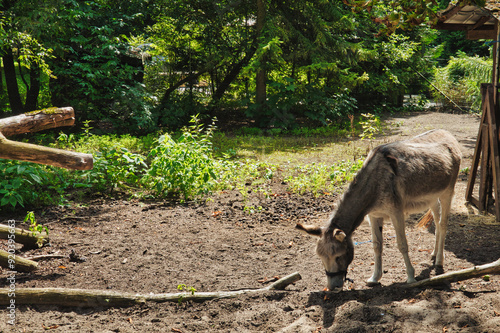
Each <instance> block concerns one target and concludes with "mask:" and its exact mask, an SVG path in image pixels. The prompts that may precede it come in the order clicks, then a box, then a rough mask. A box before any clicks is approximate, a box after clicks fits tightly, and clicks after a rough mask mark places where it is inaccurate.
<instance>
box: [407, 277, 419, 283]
mask: <svg viewBox="0 0 500 333" xmlns="http://www.w3.org/2000/svg"><path fill="white" fill-rule="evenodd" d="M415 282H417V280H415V278H408V280H406V283H415Z"/></svg>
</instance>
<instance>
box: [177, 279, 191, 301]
mask: <svg viewBox="0 0 500 333" xmlns="http://www.w3.org/2000/svg"><path fill="white" fill-rule="evenodd" d="M177 290H179V291H187V292H189V293H191V295H194V293H195V292H196V288H194V287H192V286H189V287H188V286H187V285H186V284H184V283H182V284H179V285H178V286H177ZM183 299H184V296H183V295H180V296H179V299H178V300H177V301H178V303H179V305H181V304H182V301H183Z"/></svg>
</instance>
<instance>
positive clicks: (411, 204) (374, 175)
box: [297, 130, 462, 292]
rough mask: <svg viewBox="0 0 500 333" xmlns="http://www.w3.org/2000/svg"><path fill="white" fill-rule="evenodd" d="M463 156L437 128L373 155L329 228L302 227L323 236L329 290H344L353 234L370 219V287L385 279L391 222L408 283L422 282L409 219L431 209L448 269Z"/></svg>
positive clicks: (320, 249)
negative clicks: (385, 234) (413, 258)
mask: <svg viewBox="0 0 500 333" xmlns="http://www.w3.org/2000/svg"><path fill="white" fill-rule="evenodd" d="M461 155H462V154H461V150H460V145H459V143H458V142H457V140H456V139H455V138H454V137H453V136H452V135H451V134H450V133H449V132H447V131H445V130H432V131H429V132H426V133H423V134H421V135H418V136H416V137H413V138H411V139H408V140H405V141H398V142H393V143H389V144H384V145H381V146H378V147H376V148H374V149H373V150H372V151H371V152H370V153H369V154H368V156H367V158H366V160H365V162H364V163H363V167H362V168H361V170H360V171H359V172H358V173H357V175H356V176H355V177H354V180H353V181H352V182H351V184H350V185H349V187H348V189H347V191H346V192H345V193H344V195H343V197H342V199H341V200H340V202H339V204H338V206H337V208H336V209H335V210H334V212H333V214H332V216H331V217H330V219H329V222H328V224H327V225H326V226H325V227H317V226H312V225H303V224H300V223H299V224H297V228H298V229H300V230H303V231H305V232H307V233H308V234H310V235H314V236H318V237H319V240H318V243H317V247H316V253H317V254H318V255H319V257H320V258H321V260H322V262H323V266H324V268H325V270H326V276H327V287H328V289H329V290H331V291H335V292H339V291H341V290H342V288H343V285H344V281H345V278H346V275H347V267H348V266H349V264H350V263H351V262H352V260H353V256H354V246H353V241H352V234H353V232H354V230H356V228H358V227H359V226H360V224H361V223H362V222H363V220H364V218H365V216H367V215H368V220H369V223H370V225H371V230H372V239H373V250H374V254H375V265H374V271H373V275H372V276H371V277H370V279H368V281H367V284H368V285H369V286H374V285H377V284H378V283H379V281H380V279H381V277H382V226H383V222H384V219H388V218H390V219H391V221H392V224H393V225H394V229H395V230H396V239H397V244H398V248H399V251H400V252H401V254H402V255H403V258H404V262H405V265H406V274H407V276H408V279H407V283H412V282H415V281H416V280H415V270H414V268H413V266H412V264H411V262H410V258H409V256H408V243H407V241H406V236H405V217H406V216H407V215H408V214H411V213H417V212H421V211H423V210H425V209H426V208H430V211H432V215H433V218H434V221H435V223H436V241H435V246H434V251H433V252H432V254H431V255H432V258H433V259H434V260H435V265H436V266H441V267H442V265H443V261H444V240H445V236H446V230H447V223H448V214H449V211H450V206H451V200H452V198H453V193H454V188H455V183H456V180H457V177H458V172H459V169H460V162H461ZM428 214H429V215H430V212H428Z"/></svg>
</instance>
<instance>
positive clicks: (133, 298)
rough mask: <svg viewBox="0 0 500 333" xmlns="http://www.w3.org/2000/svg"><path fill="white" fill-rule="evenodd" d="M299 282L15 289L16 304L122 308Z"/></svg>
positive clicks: (293, 277)
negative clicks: (170, 289)
mask: <svg viewBox="0 0 500 333" xmlns="http://www.w3.org/2000/svg"><path fill="white" fill-rule="evenodd" d="M300 279H301V276H300V274H299V273H293V274H290V275H287V276H285V277H283V278H281V279H279V280H278V281H276V282H274V283H272V284H270V285H269V286H267V287H265V288H260V289H243V290H236V291H221V292H195V293H185V292H182V293H172V294H171V293H168V294H134V293H126V292H125V293H122V292H116V291H109V290H92V289H67V288H16V290H15V300H16V305H17V304H47V305H61V306H79V307H96V306H103V307H122V306H131V305H134V304H140V303H145V302H157V303H162V302H179V301H197V302H201V301H206V300H211V299H217V298H234V297H238V296H240V295H243V294H249V293H258V292H265V291H270V290H283V289H285V287H287V286H288V285H289V284H292V283H295V282H297V281H298V280H300ZM9 291H10V292H12V290H9V288H1V289H0V304H1V305H8V304H10V297H9Z"/></svg>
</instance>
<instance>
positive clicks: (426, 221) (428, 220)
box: [417, 209, 434, 229]
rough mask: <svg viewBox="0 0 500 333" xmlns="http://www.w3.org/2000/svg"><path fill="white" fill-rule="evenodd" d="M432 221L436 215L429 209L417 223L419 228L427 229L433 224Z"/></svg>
mask: <svg viewBox="0 0 500 333" xmlns="http://www.w3.org/2000/svg"><path fill="white" fill-rule="evenodd" d="M432 221H434V217H433V216H432V212H431V210H430V209H429V210H428V211H427V213H425V214H424V215H423V216H422V217H421V218H420V221H418V223H417V227H418V228H422V229H427V228H429V227H430V226H431V224H432Z"/></svg>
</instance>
